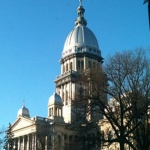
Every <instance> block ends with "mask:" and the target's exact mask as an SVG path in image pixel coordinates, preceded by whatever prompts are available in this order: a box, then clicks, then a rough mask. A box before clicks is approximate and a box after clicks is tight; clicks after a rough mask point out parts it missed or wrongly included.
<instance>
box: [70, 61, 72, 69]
mask: <svg viewBox="0 0 150 150" xmlns="http://www.w3.org/2000/svg"><path fill="white" fill-rule="evenodd" d="M70 70H72V62H71V63H70Z"/></svg>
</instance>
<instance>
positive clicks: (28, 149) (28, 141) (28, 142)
mask: <svg viewBox="0 0 150 150" xmlns="http://www.w3.org/2000/svg"><path fill="white" fill-rule="evenodd" d="M27 150H30V136H29V135H27Z"/></svg>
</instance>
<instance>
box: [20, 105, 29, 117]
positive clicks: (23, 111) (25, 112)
mask: <svg viewBox="0 0 150 150" xmlns="http://www.w3.org/2000/svg"><path fill="white" fill-rule="evenodd" d="M19 116H26V117H30V114H29V110H28V109H27V108H26V107H25V106H22V108H20V109H19V110H18V117H19Z"/></svg>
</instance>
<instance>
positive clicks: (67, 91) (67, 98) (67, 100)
mask: <svg viewBox="0 0 150 150" xmlns="http://www.w3.org/2000/svg"><path fill="white" fill-rule="evenodd" d="M66 105H68V91H66Z"/></svg>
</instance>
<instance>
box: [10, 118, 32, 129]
mask: <svg viewBox="0 0 150 150" xmlns="http://www.w3.org/2000/svg"><path fill="white" fill-rule="evenodd" d="M33 124H34V121H33V120H31V119H30V118H24V117H20V118H18V119H17V120H16V121H15V123H14V124H13V125H12V131H16V130H20V129H24V128H28V127H30V126H32V125H33Z"/></svg>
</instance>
